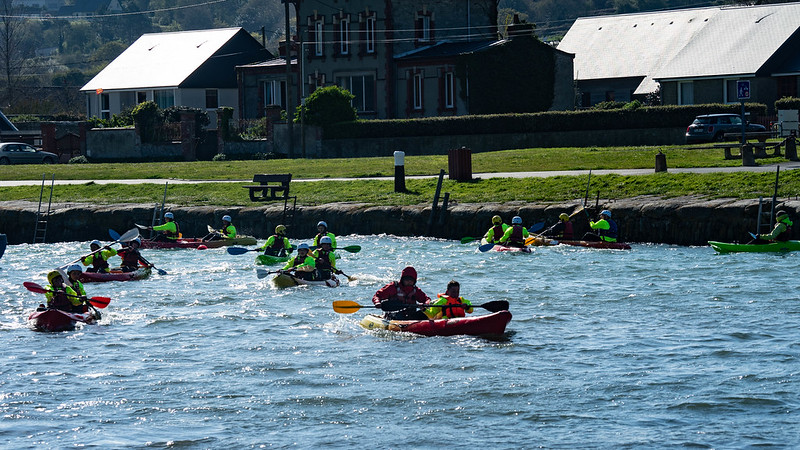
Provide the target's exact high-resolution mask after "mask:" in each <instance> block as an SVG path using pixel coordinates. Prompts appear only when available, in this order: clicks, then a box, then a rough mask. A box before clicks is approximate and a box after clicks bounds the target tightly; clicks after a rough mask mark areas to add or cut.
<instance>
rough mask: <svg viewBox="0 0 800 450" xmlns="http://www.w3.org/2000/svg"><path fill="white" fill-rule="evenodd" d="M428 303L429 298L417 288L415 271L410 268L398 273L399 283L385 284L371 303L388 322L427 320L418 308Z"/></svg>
mask: <svg viewBox="0 0 800 450" xmlns="http://www.w3.org/2000/svg"><path fill="white" fill-rule="evenodd" d="M428 302H430V298H429V297H428V296H427V295H425V293H424V292H422V289H420V288H418V287H417V270H416V269H414V268H413V267H411V266H408V267H406V268H405V269H403V271H402V272H400V281H399V282H398V281H393V282H391V283H389V284H387V285H386V286H384V287H382V288H380V289H378V292H376V293H375V295H374V296H372V303H374V304H375V306H377V307H379V308H380V309H382V310H383V311H384V314H383V317H384V318H385V319H389V320H427V319H428V316H426V315H425V313H424V312H422V311H421V310H420V309H419V308H420V307H424V305H426V304H427V303H428Z"/></svg>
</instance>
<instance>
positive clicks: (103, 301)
mask: <svg viewBox="0 0 800 450" xmlns="http://www.w3.org/2000/svg"><path fill="white" fill-rule="evenodd" d="M22 285H23V286H25V289H27V290H29V291H31V292H35V293H37V294H47V292H48V291H47V289H45V288H43V287H42V286H40V285H38V284H36V283H31V282H29V281H26V282H25V283H22ZM64 295H66V296H67V297H75V298H81V297H82V296H80V295H72V294H67V293H66V292H65V293H64ZM87 300H89V305H90V306H91V307H92V308H94V307H95V305H94V304H93V303H91V302H92V301H95V302H96V303H98V305H99V306H100V308H105V307H106V306H108V304H109V303H111V299H110V298H109V297H90V298H88V299H87ZM98 314H99V313H98Z"/></svg>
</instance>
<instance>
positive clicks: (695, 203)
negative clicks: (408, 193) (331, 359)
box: [0, 186, 800, 245]
mask: <svg viewBox="0 0 800 450" xmlns="http://www.w3.org/2000/svg"><path fill="white" fill-rule="evenodd" d="M231 189H241V188H240V187H238V186H231ZM578 204H579V201H578V200H575V201H574V202H570V203H566V204H555V205H540V204H531V203H525V202H513V203H507V204H503V205H500V204H496V203H487V204H459V205H457V206H455V207H453V208H452V209H450V210H449V211H447V213H446V214H444V215H443V219H444V220H443V223H442V224H439V225H437V224H435V225H436V226H433V227H429V225H428V220H429V218H430V215H431V214H430V212H431V206H430V205H416V206H367V205H359V204H351V203H347V204H344V203H342V204H328V205H321V206H313V207H298V211H297V221H296V222H295V225H294V226H290V227H289V230H288V231H289V236H290V238H291V239H292V240H293V241H297V240H300V239H308V238H310V237H312V236H313V235H314V234H316V227H315V225H316V223H317V222H318V221H319V220H322V219H324V220H325V221H326V222H328V225H329V227H330V230H331V231H332V232H333V233H334V234H336V235H343V234H353V233H355V234H365V235H370V234H379V233H387V234H393V235H399V236H429V235H433V236H436V237H440V238H446V239H460V238H462V237H464V236H481V235H483V233H484V232H485V231H486V230H487V229H488V228H489V226H490V225H491V217H492V216H493V215H495V214H499V215H500V216H502V217H503V218H504V219H505V221H506V222H510V220H511V217H513V216H515V215H519V216H521V217H522V219H523V221H524V223H525V224H526V225H532V224H534V223H537V222H542V221H544V222H546V223H547V224H548V225H550V224H553V223H555V222H556V221H557V218H558V214H560V213H561V212H568V213H571V212H573V211H575V210H576V206H577V205H578ZM36 207H37V204H36V203H33V202H21V201H14V202H0V233H5V234H7V235H8V242H9V244H20V243H25V242H31V241H32V239H33V225H34V221H35V219H36ZM599 208H600V209H609V210H611V211H612V213H613V216H614V220H616V221H617V223H618V224H619V228H620V237H621V239H622V240H624V241H626V242H654V243H666V244H679V245H707V241H708V240H719V241H727V242H733V241H739V242H743V241H744V242H746V241H747V240H749V236H748V234H747V233H748V231H753V230H755V229H756V221H757V212H758V200H757V199H752V200H730V199H720V200H702V199H696V198H688V197H684V198H675V199H669V200H664V199H658V198H646V197H642V198H636V199H624V200H619V201H614V200H601V201H600V204H599ZM167 209H169V210H171V211H172V212H173V213H174V214H175V219H176V220H177V222H178V223H179V225H180V227H181V231H182V232H183V235H184V236H186V237H202V236H204V235H206V234H207V229H206V226H207V225H214V226H218V225H219V224H220V223H221V218H222V216H223V215H225V214H230V215H231V216H232V218H233V223H234V225H236V228H237V230H238V231H239V232H240V233H242V234H247V235H251V236H255V237H257V238H259V239H266V238H267V237H268V236H269V235H270V234H271V233H272V231H273V230H274V228H275V226H276V225H278V224H279V223H280V222H281V217H282V213H283V203H273V204H271V205H266V206H264V205H257V206H256V205H255V204H254V206H253V207H230V208H220V207H213V206H200V207H175V206H171V205H167ZM781 209H784V210H786V211H787V212H788V213H789V214H790V216H791V217H793V218H795V219H797V217H798V211H800V201H787V202H785V203H783V204H782V205H781ZM152 215H153V206H152V205H109V206H97V205H77V204H72V205H66V204H56V205H55V206H54V212H53V214H52V216H51V217H50V220H49V222H48V227H47V241H48V242H59V241H90V240H92V239H100V240H103V241H108V240H109V237H108V235H107V234H106V233H107V230H108V229H109V228H112V229H114V230H116V231H118V232H120V233H124V232H125V231H127V230H129V229H131V228H134V223H140V224H149V223H150V220H151V218H152ZM586 227H587V226H586V221H585V220H584V219H583V216H579V217H578V218H577V219H576V220H575V231H576V234H577V235H578V236H582V235H583V233H584V232H585V231H586ZM429 229H432V230H433V232H432V233H429V231H428V230H429ZM798 238H800V228H798V227H795V228H794V230H793V239H798Z"/></svg>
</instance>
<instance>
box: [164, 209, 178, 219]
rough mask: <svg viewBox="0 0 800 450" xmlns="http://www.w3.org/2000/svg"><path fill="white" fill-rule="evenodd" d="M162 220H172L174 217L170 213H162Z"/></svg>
mask: <svg viewBox="0 0 800 450" xmlns="http://www.w3.org/2000/svg"><path fill="white" fill-rule="evenodd" d="M164 218H165V219H174V218H175V215H174V214H172V211H169V212H166V213H164Z"/></svg>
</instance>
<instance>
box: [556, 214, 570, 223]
mask: <svg viewBox="0 0 800 450" xmlns="http://www.w3.org/2000/svg"><path fill="white" fill-rule="evenodd" d="M558 218H559V219H561V220H563V221H565V222H566V221H567V220H569V216H568V215H567V213H561V214H559V215H558Z"/></svg>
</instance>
